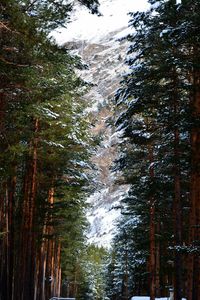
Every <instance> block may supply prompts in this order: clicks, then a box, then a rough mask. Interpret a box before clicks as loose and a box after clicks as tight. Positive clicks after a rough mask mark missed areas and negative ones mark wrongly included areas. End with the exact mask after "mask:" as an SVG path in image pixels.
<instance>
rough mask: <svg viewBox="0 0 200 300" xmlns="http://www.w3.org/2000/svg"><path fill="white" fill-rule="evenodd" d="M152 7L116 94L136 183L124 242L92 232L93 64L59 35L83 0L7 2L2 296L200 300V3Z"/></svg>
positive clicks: (124, 160) (125, 212)
mask: <svg viewBox="0 0 200 300" xmlns="http://www.w3.org/2000/svg"><path fill="white" fill-rule="evenodd" d="M75 2H79V4H80V5H83V6H86V7H87V8H88V10H89V11H90V13H92V14H98V15H99V11H98V6H99V2H100V1H99V2H98V0H79V1H78V0H77V1H75ZM148 2H149V4H150V8H149V10H147V11H146V12H136V13H135V12H134V13H133V12H130V14H129V27H130V28H131V33H130V34H128V35H127V36H126V37H125V38H124V39H126V40H127V41H128V43H129V48H128V49H127V55H126V58H124V60H125V64H126V65H127V66H128V70H129V71H128V72H127V73H126V74H122V75H121V82H120V86H119V88H118V89H117V90H116V92H115V97H114V99H113V103H114V104H113V106H114V116H113V120H112V122H111V123H110V125H109V126H112V127H113V130H115V131H116V132H121V138H120V141H119V143H118V149H117V151H118V158H117V159H116V160H115V161H114V162H113V167H112V168H113V172H120V174H122V179H121V182H116V184H127V185H128V186H129V190H128V192H127V193H126V194H124V197H123V199H122V200H121V203H120V209H121V218H120V219H119V220H118V223H117V225H116V232H115V235H114V237H113V242H112V245H111V248H110V249H106V248H104V247H99V246H97V245H94V244H88V243H87V236H86V229H87V227H88V220H87V217H86V212H87V208H88V207H87V206H88V204H87V201H86V199H87V197H88V195H90V193H91V191H92V190H93V188H94V187H93V176H94V175H93V172H92V171H91V170H92V165H91V160H90V157H91V156H92V154H93V153H94V152H95V148H96V146H97V144H98V141H97V139H95V138H94V136H93V135H92V134H91V119H90V116H89V114H88V113H87V109H86V108H87V107H88V106H89V103H87V101H85V100H84V97H83V96H84V94H85V93H86V92H87V91H88V90H89V89H90V87H91V84H90V83H88V82H85V81H84V80H83V79H82V78H80V76H78V73H77V71H76V70H81V69H84V68H86V67H87V66H85V65H84V63H83V62H82V59H81V57H79V56H77V55H73V54H72V53H71V52H70V51H68V49H67V48H66V47H64V46H59V45H58V44H57V43H56V41H55V40H54V39H53V38H52V37H51V35H50V33H51V32H52V31H53V30H55V29H56V28H59V27H61V26H65V27H67V24H68V23H69V22H70V16H71V13H72V9H73V1H67V0H66V1H63V0H1V2H0V16H1V19H0V45H1V46H0V300H49V299H50V298H51V297H54V296H56V297H61V296H62V297H75V298H76V299H77V300H84V299H85V300H86V299H89V300H90V299H91V300H92V299H95V300H129V299H131V297H133V296H145V295H146V296H150V300H155V299H159V298H160V297H169V291H173V294H174V298H173V300H182V299H183V298H184V299H187V300H199V299H200V17H199V16H200V1H199V0H182V1H176V0H148ZM166 299H167V298H166ZM170 300H171V299H170Z"/></svg>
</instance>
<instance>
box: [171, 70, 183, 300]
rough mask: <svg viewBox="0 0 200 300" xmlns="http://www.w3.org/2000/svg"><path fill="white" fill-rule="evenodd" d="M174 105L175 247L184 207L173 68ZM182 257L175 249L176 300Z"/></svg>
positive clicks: (178, 244) (175, 85)
mask: <svg viewBox="0 0 200 300" xmlns="http://www.w3.org/2000/svg"><path fill="white" fill-rule="evenodd" d="M173 74H174V82H173V93H174V96H173V99H172V100H173V106H174V201H173V219H174V242H175V247H176V246H177V247H179V246H181V244H182V207H181V183H180V182H181V172H180V145H179V144H180V137H179V129H178V124H177V117H178V115H179V103H178V91H177V74H176V70H173ZM181 291H182V259H181V253H180V252H179V251H178V250H177V249H175V256H174V300H181V299H182V292H181Z"/></svg>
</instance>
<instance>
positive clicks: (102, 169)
mask: <svg viewBox="0 0 200 300" xmlns="http://www.w3.org/2000/svg"><path fill="white" fill-rule="evenodd" d="M100 3H101V6H100V11H101V13H102V14H103V16H101V17H98V16H96V15H92V14H89V12H88V11H87V10H86V9H85V8H82V7H77V8H76V10H75V12H74V16H73V19H74V21H73V22H72V23H71V24H70V25H69V28H68V30H66V31H65V30H62V31H61V33H60V35H59V34H58V33H57V34H56V35H55V36H56V38H57V40H58V42H59V43H64V44H65V46H66V47H67V48H68V49H70V50H71V51H73V52H74V53H76V54H78V55H80V56H81V57H82V59H83V61H84V62H85V63H86V64H87V65H88V69H86V70H83V71H81V76H82V77H83V78H84V79H85V80H87V81H89V82H91V83H93V85H94V86H93V87H92V88H91V90H90V92H89V93H88V94H87V95H85V98H86V99H87V101H88V102H89V103H91V105H90V108H89V112H90V113H91V115H92V117H91V119H92V122H93V124H94V126H93V129H92V130H93V133H94V135H96V136H100V137H101V143H100V146H99V147H98V149H97V152H96V153H95V155H94V156H93V158H92V162H93V164H94V165H95V169H96V170H97V172H96V182H97V184H96V187H95V188H96V190H95V192H94V193H93V194H92V195H91V196H90V197H89V199H88V202H89V203H90V207H91V208H90V210H89V211H88V220H89V222H90V225H91V226H90V230H89V232H88V240H89V242H92V243H95V244H98V245H102V246H107V247H109V246H110V243H111V239H112V236H113V232H114V230H115V223H116V220H117V218H118V217H119V216H120V200H121V198H122V197H123V195H124V193H126V192H127V189H128V187H127V186H126V185H117V184H116V182H115V179H116V177H117V174H116V173H115V174H114V173H112V172H111V170H110V167H111V165H112V164H113V161H114V159H115V158H116V157H117V151H116V144H117V143H118V141H119V135H120V133H115V132H114V131H113V129H112V127H111V126H109V125H108V124H109V122H110V120H111V119H112V116H113V101H112V100H113V96H114V93H115V91H116V90H117V88H118V87H119V81H120V79H121V76H122V74H123V72H125V71H127V69H126V68H127V67H126V66H125V64H124V59H125V54H126V51H127V48H128V44H127V41H125V40H120V39H121V38H122V37H124V36H126V35H127V34H128V32H129V30H130V29H129V28H128V16H127V13H128V12H129V11H136V10H139V9H143V10H144V9H145V8H146V7H147V1H146V0H140V1H138V0H102V1H100Z"/></svg>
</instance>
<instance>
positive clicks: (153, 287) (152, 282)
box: [149, 145, 156, 300]
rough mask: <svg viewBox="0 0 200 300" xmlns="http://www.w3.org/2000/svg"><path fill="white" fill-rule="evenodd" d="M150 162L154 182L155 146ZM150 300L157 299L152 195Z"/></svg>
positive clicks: (153, 201)
mask: <svg viewBox="0 0 200 300" xmlns="http://www.w3.org/2000/svg"><path fill="white" fill-rule="evenodd" d="M149 162H150V179H151V181H152V183H153V180H154V169H153V147H152V146H151V145H150V147H149ZM149 213H150V224H149V225H150V226H149V227H150V259H149V271H150V300H155V296H156V261H155V257H156V240H155V198H154V196H153V195H151V196H150V212H149Z"/></svg>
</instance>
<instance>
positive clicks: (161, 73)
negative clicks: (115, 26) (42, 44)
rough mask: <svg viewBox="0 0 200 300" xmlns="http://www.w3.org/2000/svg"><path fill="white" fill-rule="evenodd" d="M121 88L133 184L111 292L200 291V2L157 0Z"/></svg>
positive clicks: (141, 18) (136, 24)
mask: <svg viewBox="0 0 200 300" xmlns="http://www.w3.org/2000/svg"><path fill="white" fill-rule="evenodd" d="M149 4H150V9H149V10H148V11H147V12H137V13H130V22H129V25H130V27H131V28H132V33H131V34H129V35H128V36H127V40H128V41H129V43H130V46H129V49H128V52H127V58H126V63H127V65H128V66H129V71H128V72H127V74H125V75H124V76H123V80H122V82H121V87H120V89H119V90H118V91H117V93H116V115H117V117H116V127H117V130H118V131H121V132H122V141H121V143H120V145H119V154H120V156H119V159H118V160H117V161H116V163H115V169H116V170H120V171H122V172H123V176H124V183H127V184H129V185H130V189H129V192H128V193H127V195H125V196H124V199H123V200H122V203H121V210H122V218H121V220H120V221H119V222H118V231H117V233H116V235H115V238H114V241H113V251H112V258H111V259H110V263H109V267H108V271H107V272H108V275H107V276H108V278H107V279H108V280H107V282H108V285H107V293H108V295H109V297H110V299H129V298H130V297H131V296H132V295H150V299H151V300H154V299H155V297H160V296H165V297H166V296H168V295H169V290H170V289H173V290H174V299H175V300H181V299H182V297H185V298H186V299H187V300H198V299H200V126H199V125H200V124H199V120H200V39H199V29H200V22H199V15H200V2H199V1H191V0H182V1H181V3H179V2H177V1H175V0H168V1H165V0H160V1H157V0H149Z"/></svg>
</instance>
